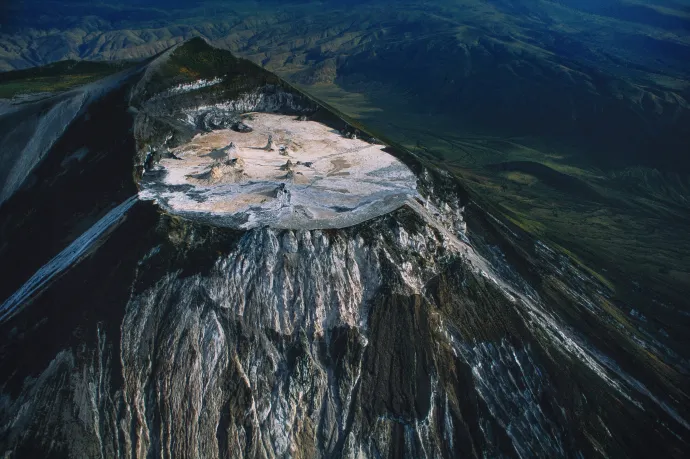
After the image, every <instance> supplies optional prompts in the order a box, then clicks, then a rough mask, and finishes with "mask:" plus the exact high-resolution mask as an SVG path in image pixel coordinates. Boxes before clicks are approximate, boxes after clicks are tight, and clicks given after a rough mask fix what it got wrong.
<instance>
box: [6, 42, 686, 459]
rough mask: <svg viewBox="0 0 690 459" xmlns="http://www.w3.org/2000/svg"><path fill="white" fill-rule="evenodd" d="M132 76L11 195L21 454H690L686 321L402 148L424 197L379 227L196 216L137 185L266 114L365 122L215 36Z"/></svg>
mask: <svg viewBox="0 0 690 459" xmlns="http://www.w3.org/2000/svg"><path fill="white" fill-rule="evenodd" d="M120 77H121V79H120V80H119V81H120V84H119V85H118V86H115V87H113V88H112V89H111V90H110V91H108V92H107V93H105V94H104V95H103V96H102V97H100V98H98V99H97V100H95V101H94V102H93V103H92V104H91V105H89V106H88V109H87V110H86V111H85V112H83V113H79V114H77V115H76V117H75V118H74V120H72V121H70V122H69V126H65V128H64V129H63V131H64V132H63V133H62V135H61V136H60V137H59V139H57V140H56V141H55V142H54V143H53V144H52V146H50V148H49V149H48V151H47V154H45V155H43V159H42V161H40V162H38V163H37V165H36V166H35V167H34V168H33V169H32V170H31V176H32V177H34V178H35V179H34V180H24V181H23V183H22V186H21V187H20V188H18V189H17V190H16V191H15V192H14V193H13V194H12V195H11V196H10V197H9V199H7V200H6V201H5V202H4V203H3V204H2V207H0V232H1V237H0V240H2V241H3V244H2V245H1V246H0V258H1V259H2V260H3V269H5V270H6V271H7V272H6V273H3V283H2V285H0V298H2V299H3V303H2V304H1V305H0V314H2V315H1V316H0V337H2V338H0V343H1V347H0V349H1V350H2V351H1V352H0V374H1V375H3V376H2V380H1V383H0V389H1V391H2V395H1V396H0V426H1V427H0V450H1V451H3V453H5V454H11V455H14V456H16V457H35V456H41V457H97V456H102V457H149V456H164V457H170V456H184V457H278V456H279V457H384V456H386V457H458V456H469V457H485V456H489V457H496V456H508V457H529V456H539V457H577V456H587V457H590V456H615V457H624V456H627V457H649V456H650V455H653V454H656V455H662V456H665V457H684V456H685V455H686V453H687V451H688V447H689V445H688V442H689V441H690V425H689V424H688V422H687V419H688V418H690V413H688V406H689V404H688V395H687V393H686V388H687V386H688V369H689V366H688V360H687V359H688V355H687V347H685V346H684V342H683V339H685V338H683V337H682V336H683V335H682V333H681V332H682V331H683V330H686V329H687V325H688V324H687V318H685V319H684V318H683V317H684V316H682V314H680V313H679V311H678V310H676V309H674V308H673V307H672V306H668V308H669V311H668V318H672V320H668V323H667V324H666V325H664V328H665V329H666V330H667V331H666V330H664V331H663V333H661V332H660V331H659V330H658V329H656V328H653V327H651V326H650V327H648V326H647V325H651V324H649V322H650V321H648V319H646V318H645V317H643V316H641V315H640V314H639V313H637V312H636V313H635V314H628V311H627V309H626V306H625V305H624V304H620V303H619V302H617V299H616V297H615V296H614V295H613V293H612V292H611V291H609V290H608V288H607V287H606V286H605V285H604V284H602V283H601V282H599V281H598V280H597V279H596V278H594V277H593V276H591V275H590V274H588V273H587V272H584V271H583V270H582V269H581V268H579V267H578V265H576V264H574V263H573V262H572V260H570V259H568V258H567V257H564V256H562V255H560V254H558V253H557V252H556V251H554V250H552V249H551V248H549V247H547V246H546V245H545V244H543V243H540V242H538V241H534V240H533V239H531V238H530V237H529V236H528V235H527V234H525V233H523V232H521V231H520V230H518V229H516V228H513V227H508V226H506V225H505V224H503V223H501V222H500V221H498V220H497V219H496V218H494V217H493V216H492V215H491V214H490V213H488V212H487V211H486V210H485V209H483V208H481V207H480V206H479V205H478V204H477V203H476V202H475V201H474V200H473V199H472V198H471V197H470V195H469V194H468V193H467V192H466V191H465V190H464V189H463V187H462V186H461V185H460V184H459V182H458V181H457V180H456V179H455V178H454V177H453V176H452V175H451V174H449V173H447V172H444V171H441V170H439V169H437V168H436V167H434V166H433V165H431V164H430V163H428V162H427V161H426V160H424V159H420V158H419V157H417V156H415V155H413V154H412V153H410V152H408V151H406V150H405V149H403V148H400V147H395V146H390V147H389V148H387V149H386V154H392V155H394V156H395V157H396V158H398V159H399V160H400V161H402V162H404V163H405V164H406V166H407V167H408V168H409V169H410V170H411V171H413V172H414V173H415V175H416V180H417V190H418V192H419V196H418V197H417V198H411V199H409V200H408V201H407V202H406V203H405V204H404V205H402V206H401V207H399V208H398V209H396V210H394V211H392V212H389V213H387V214H385V215H381V216H379V217H377V218H374V219H371V220H368V221H366V222H363V223H360V224H358V225H355V226H351V227H346V228H339V229H313V230H300V229H278V228H273V227H270V226H264V227H257V228H253V229H250V230H237V229H232V228H227V227H219V226H214V225H212V224H209V223H207V222H206V221H205V220H204V219H198V218H196V219H194V218H181V217H179V216H175V215H171V214H169V213H167V212H165V211H163V210H162V208H161V207H159V206H157V205H155V204H154V203H152V202H150V201H138V200H137V199H136V198H133V196H135V195H137V194H138V187H139V186H140V183H141V180H144V179H146V177H147V176H148V175H149V174H152V173H155V172H156V171H157V167H158V166H157V164H158V162H159V160H160V158H170V157H173V155H174V151H175V150H174V149H175V148H176V147H178V146H180V145H183V144H184V143H185V142H187V141H188V140H189V139H190V138H192V136H194V135H196V134H198V133H200V132H203V131H212V130H219V129H224V128H226V127H228V126H231V125H233V123H235V122H236V121H237V119H238V118H239V117H240V115H242V114H243V113H245V112H247V111H261V112H271V113H283V114H290V115H294V116H298V115H299V116H300V117H301V116H304V117H306V118H308V119H309V122H320V123H324V124H326V125H328V126H330V127H332V128H333V129H335V130H336V131H337V132H339V133H340V134H342V135H344V136H348V135H349V136H352V134H353V132H354V126H353V124H354V123H352V122H349V121H347V120H343V119H342V118H340V117H339V116H337V114H335V113H334V112H333V111H331V110H330V109H329V108H328V107H326V106H324V105H323V104H321V103H320V102H318V101H316V100H314V99H312V98H310V97H308V96H306V95H304V94H303V93H301V92H299V91H298V90H296V89H294V88H292V87H291V86H290V85H288V84H287V83H285V82H283V81H282V80H280V79H278V78H277V77H275V76H274V75H272V74H270V73H268V72H267V71H265V70H263V69H261V68H259V67H257V66H254V65H253V64H251V63H250V62H248V61H243V60H239V59H236V58H235V57H233V56H232V55H230V54H229V53H228V52H225V51H219V50H216V49H213V48H211V47H210V46H208V45H207V44H206V43H205V42H203V41H201V40H192V41H190V42H187V43H185V44H183V45H181V46H178V47H175V48H172V49H170V50H169V51H167V52H165V53H163V54H162V55H160V56H158V57H157V58H156V59H154V60H153V61H152V62H150V63H148V64H146V65H142V66H141V67H139V68H137V69H136V70H132V71H129V72H128V73H125V74H121V75H120ZM209 79H212V80H215V79H218V80H220V82H219V83H217V84H213V85H208V84H203V82H204V81H208V80H209ZM181 87H182V88H184V90H183V91H180V90H179V88H181ZM55 97H59V96H55ZM50 100H52V99H50ZM242 101H243V102H242ZM239 102H242V103H239ZM190 110H191V113H194V114H197V115H198V116H191V117H190V116H188V114H189V113H190ZM209 111H211V112H212V113H213V116H210V117H209V116H207V114H208V112H209ZM66 123H67V121H66ZM357 127H358V128H359V135H360V136H362V137H364V138H367V139H369V140H370V141H374V139H372V138H371V135H370V134H368V133H367V130H366V127H364V126H357ZM83 149H86V150H87V151H88V153H87V154H77V153H78V152H80V151H84V150H83ZM276 154H278V153H276ZM182 160H184V159H182ZM45 228H51V230H52V231H45ZM9 266H14V267H15V269H13V270H11V271H10V270H9V269H6V268H7V267H9ZM27 281H28V282H27ZM5 298H7V299H6V300H5ZM660 317H661V316H660ZM683 321H685V322H683ZM655 324H656V322H655ZM654 327H656V325H654Z"/></svg>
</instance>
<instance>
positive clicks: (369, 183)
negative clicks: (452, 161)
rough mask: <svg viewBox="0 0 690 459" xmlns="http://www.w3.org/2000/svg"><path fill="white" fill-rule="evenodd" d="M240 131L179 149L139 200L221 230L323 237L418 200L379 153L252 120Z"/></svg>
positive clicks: (402, 173) (311, 125) (399, 168)
mask: <svg viewBox="0 0 690 459" xmlns="http://www.w3.org/2000/svg"><path fill="white" fill-rule="evenodd" d="M245 123H246V124H247V125H249V126H250V127H251V128H252V129H253V131H252V132H236V131H234V130H231V129H223V130H216V131H212V132H209V133H205V134H200V135H197V136H196V137H194V138H193V139H192V140H191V141H190V142H189V143H187V144H185V145H182V146H180V147H178V148H176V149H175V150H174V151H173V152H172V153H173V155H172V156H173V157H171V158H166V159H162V160H161V161H160V163H159V164H158V165H157V166H156V168H154V170H152V171H151V172H149V173H148V174H146V176H145V177H144V179H143V180H142V182H141V191H140V193H139V194H140V197H141V198H142V199H153V200H155V201H157V202H158V203H159V204H160V205H161V206H162V207H163V208H165V209H166V210H167V211H168V212H170V213H173V214H178V215H181V216H183V217H186V218H198V219H202V220H205V221H208V222H210V223H213V224H216V225H221V226H228V227H234V228H243V229H248V228H253V227H257V226H271V227H274V228H285V229H320V228H343V227H347V226H352V225H356V224H358V223H361V222H363V221H366V220H369V219H371V218H374V217H378V216H380V215H383V214H386V213H389V212H392V211H394V210H395V209H397V208H399V207H401V206H402V205H403V204H405V202H407V201H409V200H410V198H412V197H415V196H417V191H416V177H415V175H414V174H413V173H412V171H410V170H409V169H408V168H407V166H405V165H404V164H403V163H402V162H400V161H399V160H398V159H396V158H395V157H393V156H392V155H390V154H388V153H386V152H385V151H383V149H384V148H385V147H384V146H383V145H377V144H371V143H368V142H365V141H363V140H360V139H356V138H347V137H345V136H342V135H341V134H340V133H339V132H338V131H336V130H334V129H331V128H329V127H328V126H326V125H324V124H321V123H318V122H315V121H300V120H298V119H297V118H295V117H294V116H286V115H276V114H268V113H253V114H248V115H246V116H245ZM269 136H271V137H272V140H273V142H272V148H266V147H267V144H268V139H269Z"/></svg>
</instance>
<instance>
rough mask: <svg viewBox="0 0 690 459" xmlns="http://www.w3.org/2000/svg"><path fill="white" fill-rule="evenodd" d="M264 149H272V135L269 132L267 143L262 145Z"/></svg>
mask: <svg viewBox="0 0 690 459" xmlns="http://www.w3.org/2000/svg"><path fill="white" fill-rule="evenodd" d="M264 150H266V151H273V136H272V135H270V134H269V136H268V143H267V144H266V146H265V147H264Z"/></svg>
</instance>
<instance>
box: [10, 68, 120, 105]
mask: <svg viewBox="0 0 690 459" xmlns="http://www.w3.org/2000/svg"><path fill="white" fill-rule="evenodd" d="M130 65H132V63H127V62H120V63H117V62H89V61H74V60H66V61H60V62H56V63H54V64H49V65H46V66H43V67H34V68H29V69H24V70H15V71H12V72H3V73H0V99H4V98H7V99H9V98H12V97H15V96H17V95H22V94H34V93H41V92H48V93H54V92H61V91H65V90H68V89H71V88H74V87H76V86H81V85H83V84H86V83H90V82H92V81H96V80H100V79H101V78H105V77H106V76H108V75H111V74H113V73H116V72H119V71H121V70H124V69H125V68H127V67H128V66H130Z"/></svg>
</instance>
